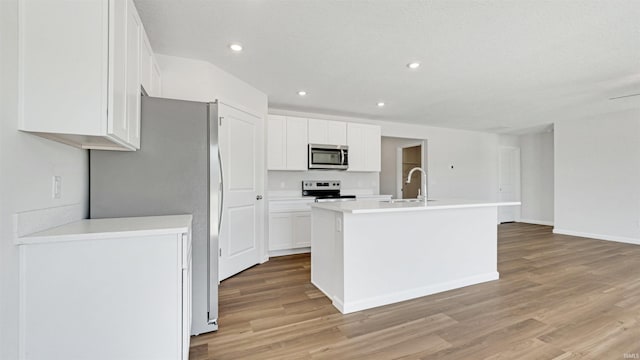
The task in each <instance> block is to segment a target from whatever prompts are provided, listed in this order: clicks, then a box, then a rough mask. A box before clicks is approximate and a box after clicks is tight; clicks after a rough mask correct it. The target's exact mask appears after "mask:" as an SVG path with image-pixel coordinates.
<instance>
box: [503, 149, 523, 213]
mask: <svg viewBox="0 0 640 360" xmlns="http://www.w3.org/2000/svg"><path fill="white" fill-rule="evenodd" d="M498 172H499V184H498V197H499V201H501V202H507V201H520V148H517V147H511V146H501V147H500V153H499V159H498ZM519 212H520V207H519V206H500V207H498V222H499V223H505V222H514V221H519V220H520V214H519Z"/></svg>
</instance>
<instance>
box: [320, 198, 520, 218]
mask: <svg viewBox="0 0 640 360" xmlns="http://www.w3.org/2000/svg"><path fill="white" fill-rule="evenodd" d="M520 204H521V203H520V202H519V201H512V202H487V201H479V200H464V199H437V200H429V201H428V203H427V206H425V205H424V203H423V202H407V201H402V200H395V201H391V202H390V201H375V200H358V201H341V202H326V203H313V204H311V207H312V208H319V209H325V210H331V211H336V212H342V213H350V214H371V213H385V212H402V211H430V210H445V209H462V208H476V207H490V206H517V205H520Z"/></svg>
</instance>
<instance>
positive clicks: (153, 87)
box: [140, 29, 160, 97]
mask: <svg viewBox="0 0 640 360" xmlns="http://www.w3.org/2000/svg"><path fill="white" fill-rule="evenodd" d="M140 85H141V86H142V89H143V90H144V92H145V94H146V95H148V96H155V97H159V96H160V67H159V66H158V63H157V62H156V57H155V55H154V54H153V49H152V48H151V43H150V42H149V37H147V34H146V33H145V32H144V29H143V31H142V34H141V39H140Z"/></svg>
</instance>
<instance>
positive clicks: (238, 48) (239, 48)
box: [229, 43, 242, 52]
mask: <svg viewBox="0 0 640 360" xmlns="http://www.w3.org/2000/svg"><path fill="white" fill-rule="evenodd" d="M229 49H231V50H233V51H235V52H240V51H242V45H240V44H237V43H234V44H231V45H229Z"/></svg>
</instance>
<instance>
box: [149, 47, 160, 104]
mask: <svg viewBox="0 0 640 360" xmlns="http://www.w3.org/2000/svg"><path fill="white" fill-rule="evenodd" d="M151 89H152V90H151V91H152V94H151V96H156V97H160V96H162V74H161V73H160V66H158V63H157V62H156V59H155V57H152V59H151Z"/></svg>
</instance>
